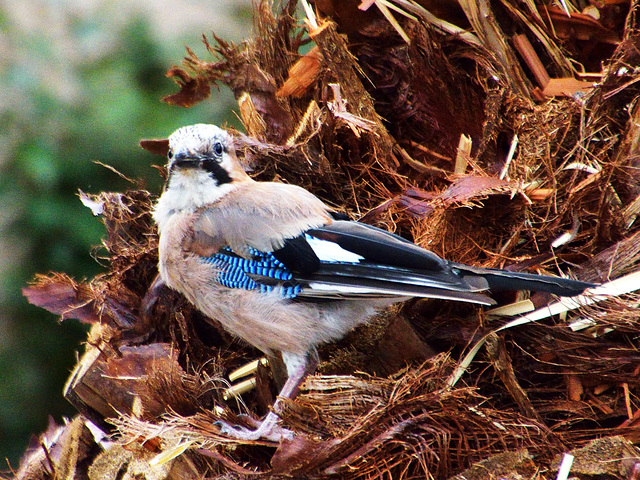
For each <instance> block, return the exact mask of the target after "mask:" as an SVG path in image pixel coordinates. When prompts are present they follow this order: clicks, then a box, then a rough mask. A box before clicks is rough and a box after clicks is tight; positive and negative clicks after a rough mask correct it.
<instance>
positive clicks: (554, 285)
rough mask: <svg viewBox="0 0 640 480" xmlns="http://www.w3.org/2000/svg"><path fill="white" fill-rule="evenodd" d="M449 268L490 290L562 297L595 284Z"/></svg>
mask: <svg viewBox="0 0 640 480" xmlns="http://www.w3.org/2000/svg"><path fill="white" fill-rule="evenodd" d="M451 267H452V268H454V269H455V270H457V271H458V272H459V273H460V274H461V275H462V276H463V277H482V278H484V279H485V280H486V281H487V283H488V284H489V289H490V290H494V291H495V290H531V291H534V292H549V293H553V294H554V295H560V296H563V297H572V296H575V295H580V294H581V293H583V292H584V291H585V290H586V289H587V288H590V287H594V286H595V284H593V283H588V282H581V281H579V280H573V279H571V278H561V277H551V276H548V275H536V274H534V273H520V272H509V271H505V270H494V269H492V268H475V267H470V266H468V265H462V264H459V263H452V264H451Z"/></svg>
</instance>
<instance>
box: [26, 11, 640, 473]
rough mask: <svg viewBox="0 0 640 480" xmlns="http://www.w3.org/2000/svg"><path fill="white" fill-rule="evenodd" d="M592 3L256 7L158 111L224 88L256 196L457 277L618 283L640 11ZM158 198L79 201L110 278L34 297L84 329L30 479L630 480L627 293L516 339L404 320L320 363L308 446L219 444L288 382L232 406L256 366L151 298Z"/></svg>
mask: <svg viewBox="0 0 640 480" xmlns="http://www.w3.org/2000/svg"><path fill="white" fill-rule="evenodd" d="M584 3H585V2H580V3H578V2H570V1H566V2H560V3H558V4H556V3H554V4H548V3H547V2H541V1H537V0H536V1H529V2H507V1H494V2H488V1H484V0H479V1H477V2H467V1H462V0H459V1H446V2H433V1H430V0H422V1H419V2H408V1H404V0H390V1H381V0H375V1H364V2H360V1H351V0H346V1H340V2H338V1H335V0H322V1H320V0H318V1H316V2H313V3H310V4H307V3H306V2H303V4H302V5H297V2H295V1H290V2H288V3H286V4H284V5H272V4H271V3H270V2H267V1H261V2H257V3H256V4H255V6H254V21H255V27H254V31H253V33H252V36H251V38H249V39H248V40H246V41H245V42H243V43H241V44H239V45H235V44H232V43H229V42H226V41H225V40H224V39H221V38H218V37H216V36H215V35H213V36H205V37H204V42H205V44H206V46H207V48H208V51H209V55H208V56H207V58H198V57H196V56H195V55H194V54H193V53H192V52H191V51H189V52H188V56H187V57H186V58H185V59H184V61H183V63H182V64H181V65H180V66H174V67H172V68H171V69H170V70H169V72H168V75H169V76H170V77H172V78H173V79H174V80H176V83H177V84H178V86H179V91H176V93H174V94H173V95H170V96H168V97H166V98H165V99H164V101H167V102H169V103H172V104H176V105H182V106H185V107H188V106H191V105H193V104H195V103H198V102H215V94H212V87H216V88H230V89H231V90H232V91H233V92H234V94H235V96H236V98H237V100H238V112H239V115H240V118H241V119H242V123H243V125H244V128H245V130H246V132H245V133H241V132H234V134H235V135H236V139H237V144H238V150H239V156H240V158H241V160H242V162H243V163H244V165H246V167H247V168H250V169H251V171H252V175H254V176H255V177H256V178H257V179H260V180H275V181H282V182H288V183H293V184H297V185H301V186H303V187H305V188H307V189H309V190H310V191H312V192H313V193H315V194H316V195H318V196H319V197H321V198H322V199H323V200H325V201H326V202H328V203H329V204H331V205H333V206H334V207H336V208H337V209H338V210H340V211H342V212H344V213H345V214H346V215H349V216H350V217H352V218H354V219H359V220H361V221H363V222H367V223H370V224H373V225H377V226H379V227H381V228H385V229H388V230H391V231H394V232H396V233H398V234H400V235H402V236H404V237H406V238H409V239H411V240H413V241H415V242H416V243H418V244H420V245H422V246H424V247H426V248H429V249H430V250H432V251H434V252H436V253H437V254H439V255H441V256H444V257H446V258H447V259H449V260H453V261H458V262H464V263H467V264H471V265H476V266H483V267H497V268H507V269H511V270H515V271H529V272H536V273H543V274H555V275H558V274H564V275H572V276H574V277H576V278H579V279H581V280H585V281H591V282H596V283H606V282H609V281H610V280H614V279H619V278H623V277H625V276H629V275H633V273H634V272H635V271H636V270H637V265H638V260H639V258H640V237H639V235H640V233H639V230H638V224H637V222H636V218H637V215H638V212H640V206H639V205H640V183H639V181H638V178H639V177H638V175H637V169H638V165H639V159H640V156H639V153H638V151H639V143H640V130H639V125H640V108H639V106H638V102H637V100H638V98H639V94H640V51H639V50H638V45H640V25H639V23H638V22H639V21H640V17H639V14H640V6H639V4H638V2H637V1H625V0H619V1H603V2H590V3H589V4H588V5H586V4H585V5H583V4H584ZM302 7H306V8H302ZM214 92H215V90H214ZM143 146H145V147H146V148H148V149H150V150H154V148H155V149H157V150H160V151H161V150H162V141H160V143H158V142H154V141H149V142H144V143H143ZM158 163H160V162H158ZM157 193H158V192H154V193H149V192H146V191H143V190H139V189H137V190H136V189H132V190H131V191H128V192H124V193H109V192H106V193H99V194H96V195H83V196H82V200H83V201H84V202H85V204H87V205H88V206H89V207H90V208H91V209H92V210H93V211H94V212H97V213H100V214H101V216H102V219H103V220H104V223H105V226H106V237H105V240H104V248H103V253H104V258H105V261H107V262H108V264H109V265H110V269H109V272H108V273H106V274H103V275H100V276H98V277H96V278H94V279H92V280H89V281H85V282H77V281H75V280H74V279H72V278H70V277H69V276H67V275H65V274H61V273H51V274H48V275H43V276H39V277H38V278H37V279H36V280H35V282H34V284H33V285H31V286H29V287H27V288H26V289H25V294H26V296H27V297H28V299H29V301H31V302H32V303H34V304H36V305H40V306H42V307H44V308H47V309H48V310H50V311H52V312H55V313H58V314H60V315H61V316H62V318H63V319H66V318H77V319H79V320H80V321H82V322H85V323H88V324H90V325H91V326H92V327H91V332H90V334H89V337H88V339H87V347H86V351H85V353H84V355H83V356H82V357H81V358H80V360H79V362H78V366H77V368H76V369H75V371H74V372H73V373H72V376H71V378H70V379H69V382H68V384H67V387H66V390H65V392H66V393H65V394H66V396H67V398H68V399H69V400H70V401H71V402H72V403H73V404H74V405H75V406H76V407H77V408H78V410H79V414H78V416H77V417H76V418H75V419H73V420H72V421H70V422H69V423H67V424H65V425H61V426H57V425H55V424H52V425H51V426H50V428H49V430H48V431H47V432H45V433H44V434H43V436H42V437H41V439H40V440H39V441H38V442H36V443H35V444H34V446H33V448H31V449H30V450H29V451H28V452H26V453H25V456H24V458H23V461H22V464H21V466H20V469H19V471H18V472H17V478H22V479H27V478H54V477H55V478H60V477H64V478H91V479H105V478H106V479H111V478H114V479H115V478H139V479H152V478H153V479H172V478H181V479H185V478H186V479H189V478H194V479H195V478H225V479H227V478H254V479H255V478H279V477H283V478H284V477H288V478H291V477H294V478H341V479H365V478H366V479H369V478H394V479H412V478H431V479H448V478H460V479H462V478H524V479H534V478H535V479H552V478H556V475H557V472H558V469H559V468H560V467H559V464H560V458H561V454H563V453H571V454H572V455H574V457H575V462H574V470H571V471H572V472H574V473H572V474H574V475H575V476H576V477H578V478H581V479H595V478H620V479H623V478H625V479H626V478H630V475H638V471H639V467H638V466H637V465H636V463H635V459H637V457H638V451H637V449H636V447H635V444H636V443H637V442H638V441H640V435H639V429H638V417H639V413H638V412H640V410H639V407H640V402H639V401H638V398H639V396H640V376H639V372H640V356H639V355H638V354H637V351H638V347H639V345H638V335H637V332H638V330H639V326H640V325H639V321H640V314H639V313H638V311H639V310H638V308H637V305H638V297H637V295H634V294H633V293H624V294H620V295H615V296H611V297H610V298H608V299H606V300H604V301H597V302H595V303H593V304H591V305H590V306H588V307H587V306H584V307H582V308H579V309H574V310H572V311H571V312H568V313H565V314H562V315H556V316H554V317H551V318H545V319H543V320H540V321H536V322H535V323H533V322H531V323H528V324H525V325H520V326H518V327H514V328H509V329H503V330H500V331H498V328H499V327H500V326H501V325H504V324H505V323H506V321H507V320H505V319H504V318H503V317H496V316H495V315H492V314H491V312H489V313H487V312H485V311H483V310H482V309H480V308H478V307H475V306H469V305H458V304H453V303H450V302H444V301H435V300H414V301H410V302H407V303H405V304H403V305H400V306H397V307H395V308H393V309H390V310H389V311H387V312H384V314H382V315H380V316H379V317H377V318H376V319H374V320H373V321H372V322H371V324H370V325H367V326H362V327H360V328H358V329H356V330H355V331H354V332H352V333H351V334H350V335H349V336H348V337H347V338H345V339H343V340H341V341H340V342H337V343H334V344H331V345H326V346H324V347H323V348H322V350H321V352H320V356H321V363H320V366H319V369H318V373H317V374H315V375H312V376H310V377H309V378H307V380H306V381H305V383H304V385H303V387H302V390H301V393H300V395H299V396H298V397H296V398H295V399H294V400H291V401H287V402H286V408H285V410H284V412H283V413H282V424H283V425H284V426H285V427H287V428H289V429H291V430H292V431H293V432H295V434H296V436H295V437H294V439H293V440H291V441H283V442H282V443H280V444H274V443H271V442H266V441H252V442H240V441H237V440H232V439H229V438H226V437H225V436H224V435H222V434H220V432H219V428H218V426H217V425H216V421H217V420H220V419H224V420H227V421H231V422H235V423H238V424H245V425H248V424H249V422H248V420H247V418H258V417H260V416H262V415H264V414H265V413H266V412H267V411H268V409H269V407H270V406H271V405H272V404H273V401H274V398H275V395H276V394H277V391H278V390H277V375H275V378H274V375H272V373H271V371H270V369H269V368H268V367H266V366H265V365H264V364H263V363H258V366H257V368H256V369H255V370H254V371H253V373H252V374H251V375H252V376H251V379H250V382H249V384H250V386H251V387H253V388H252V389H249V390H248V391H246V392H245V393H242V394H241V395H239V396H236V395H234V394H233V393H231V392H230V391H229V386H230V384H231V383H237V382H240V381H241V380H235V378H234V379H233V380H230V379H229V373H230V372H232V371H234V370H235V369H236V368H239V367H241V366H243V365H245V364H246V363H248V362H250V361H252V360H256V359H259V358H260V356H261V355H260V352H258V351H256V350H255V349H253V348H251V347H250V346H248V345H246V344H243V343H242V342H240V341H238V340H237V339H234V338H232V337H231V336H230V335H229V334H227V333H226V332H225V331H224V330H223V329H222V328H221V327H220V326H219V325H218V324H217V323H216V322H215V319H207V318H204V317H203V315H202V314H201V313H199V312H198V311H195V310H194V309H193V307H192V306H191V305H190V304H189V303H188V302H187V301H186V300H184V299H183V298H182V297H181V296H180V295H179V294H177V293H176V292H173V291H171V290H168V289H162V288H157V287H156V286H155V285H153V284H152V282H153V279H154V277H155V275H156V273H157V269H156V263H157V237H156V232H155V228H154V226H153V224H152V221H151V217H150V213H149V212H150V210H151V208H152V205H153V202H154V200H155V198H156V196H157ZM630 278H637V277H630ZM639 286H640V285H639ZM635 288H637V287H632V288H628V289H627V290H625V292H632V291H633V290H635ZM496 299H497V300H498V301H499V303H500V304H501V305H507V304H511V303H513V302H516V301H525V302H528V303H527V304H528V305H531V306H532V307H533V308H535V307H536V306H543V305H546V304H547V303H548V302H550V301H553V299H551V298H550V296H548V295H543V294H535V295H533V296H531V298H526V297H524V296H523V294H522V293H515V292H511V293H504V294H500V295H497V296H496ZM481 338H482V339H483V343H482V344H481V347H480V348H479V349H478V353H477V355H476V356H475V357H474V359H473V360H472V361H471V362H470V364H469V365H468V367H466V368H465V369H464V371H462V372H461V373H460V374H459V375H457V376H456V378H457V379H458V380H457V381H455V382H452V381H450V379H451V378H452V375H454V372H458V371H460V370H459V366H460V362H461V359H462V358H463V357H464V355H465V354H466V352H468V351H469V349H470V348H471V346H473V345H474V344H476V342H478V341H479V340H480V339H481ZM478 345H480V344H478ZM90 432H93V433H94V434H93V435H91V433H90ZM96 432H102V433H103V434H104V435H106V436H105V437H101V436H100V434H99V433H96ZM483 475H484V476H483ZM603 476H604V477H603ZM633 478H636V477H633Z"/></svg>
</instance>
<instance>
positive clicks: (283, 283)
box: [203, 247, 302, 298]
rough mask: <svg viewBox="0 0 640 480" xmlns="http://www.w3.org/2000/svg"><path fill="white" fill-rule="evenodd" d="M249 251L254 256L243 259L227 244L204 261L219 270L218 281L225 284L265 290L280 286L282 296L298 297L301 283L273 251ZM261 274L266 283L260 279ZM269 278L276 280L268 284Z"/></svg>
mask: <svg viewBox="0 0 640 480" xmlns="http://www.w3.org/2000/svg"><path fill="white" fill-rule="evenodd" d="M249 254H250V255H251V258H249V259H247V258H242V257H239V256H238V255H236V254H235V253H233V251H232V250H231V249H229V248H226V247H225V248H223V249H221V250H220V251H219V252H218V253H216V254H215V255H212V256H210V257H203V260H204V262H205V263H209V264H211V265H213V266H215V267H216V268H217V269H218V270H219V272H220V273H219V275H218V282H220V284H221V285H223V286H225V287H228V288H242V289H244V290H258V291H260V292H262V293H268V292H271V291H273V290H274V289H275V288H280V289H281V293H282V297H283V298H295V297H296V296H297V295H298V294H299V293H300V291H301V290H302V286H301V285H300V284H298V283H295V282H294V281H293V275H291V272H290V271H289V270H288V269H287V267H285V265H284V264H283V263H282V262H280V261H279V260H278V259H277V258H276V257H274V256H273V254H272V253H269V252H260V251H258V250H256V249H254V248H250V250H249ZM259 277H262V279H264V280H265V282H267V283H262V282H260V278H259ZM269 279H271V280H274V281H276V282H273V283H268V281H269Z"/></svg>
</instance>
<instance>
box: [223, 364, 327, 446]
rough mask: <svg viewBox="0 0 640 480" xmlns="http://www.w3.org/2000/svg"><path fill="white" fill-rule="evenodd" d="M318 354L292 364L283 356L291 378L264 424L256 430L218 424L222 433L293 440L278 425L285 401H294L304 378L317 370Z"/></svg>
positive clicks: (256, 438)
mask: <svg viewBox="0 0 640 480" xmlns="http://www.w3.org/2000/svg"><path fill="white" fill-rule="evenodd" d="M316 355H317V354H316V353H315V352H312V353H310V354H309V355H304V356H295V359H296V361H295V362H292V361H291V358H287V357H286V354H283V359H284V361H285V363H286V364H287V371H288V373H289V378H287V381H286V382H285V384H284V386H283V387H282V390H281V391H280V395H278V398H277V399H276V401H275V402H274V404H273V407H272V410H271V411H270V412H269V413H268V414H267V416H266V417H264V420H262V422H259V423H257V424H256V427H257V428H256V429H255V430H250V429H248V428H244V427H240V426H232V425H229V424H228V423H226V422H216V423H217V424H218V425H220V426H221V428H220V433H222V434H224V435H227V436H229V437H232V438H236V439H238V440H259V439H261V438H262V439H265V440H270V441H272V442H280V441H281V440H282V439H283V438H286V439H291V438H293V432H292V431H291V430H287V429H286V428H283V427H280V426H279V425H278V420H279V418H280V413H281V411H282V403H283V400H288V399H292V398H293V397H295V396H296V394H297V393H298V388H299V387H300V384H301V383H302V380H304V377H305V376H306V375H307V373H309V372H310V371H313V370H315V367H316V365H317V364H318V361H317V356H316Z"/></svg>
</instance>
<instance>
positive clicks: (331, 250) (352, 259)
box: [304, 235, 364, 263]
mask: <svg viewBox="0 0 640 480" xmlns="http://www.w3.org/2000/svg"><path fill="white" fill-rule="evenodd" d="M304 237H305V240H306V241H307V243H308V244H309V245H310V246H311V248H312V249H313V251H314V253H315V254H316V256H317V257H318V258H319V259H320V261H321V262H346V263H359V262H360V260H364V257H363V256H361V255H358V254H357V253H353V252H350V251H349V250H345V249H344V248H342V247H341V246H340V245H338V244H337V243H333V242H330V241H328V240H321V239H319V238H316V237H312V236H311V235H305V236H304Z"/></svg>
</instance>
